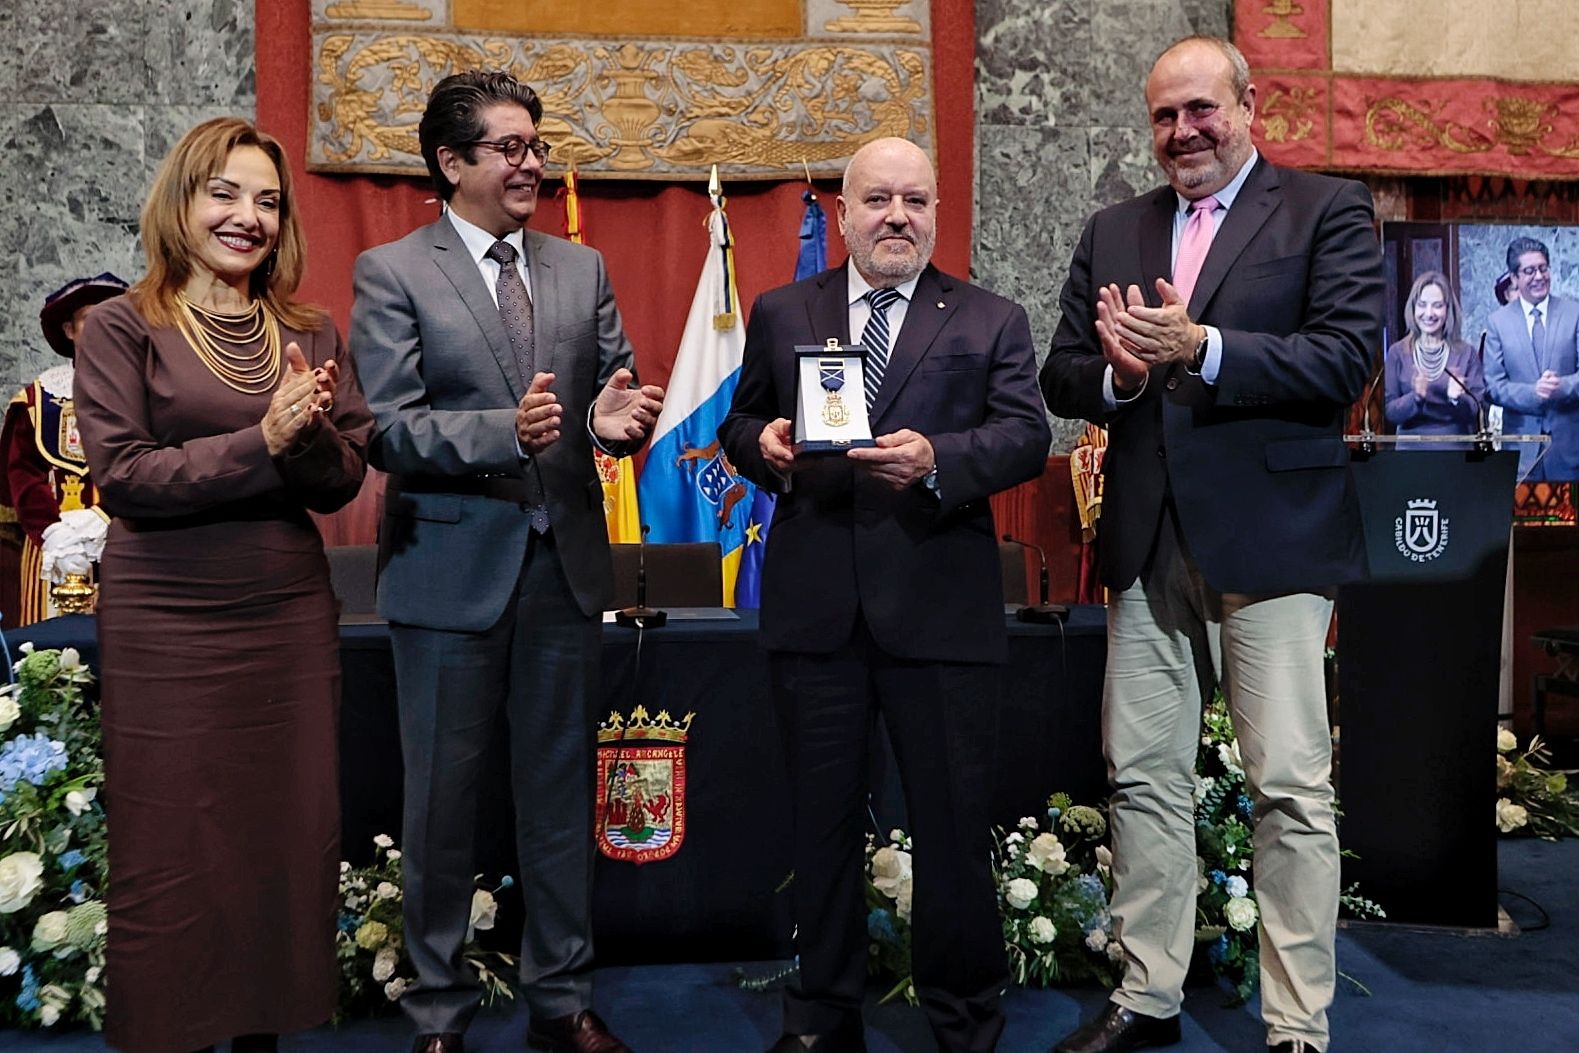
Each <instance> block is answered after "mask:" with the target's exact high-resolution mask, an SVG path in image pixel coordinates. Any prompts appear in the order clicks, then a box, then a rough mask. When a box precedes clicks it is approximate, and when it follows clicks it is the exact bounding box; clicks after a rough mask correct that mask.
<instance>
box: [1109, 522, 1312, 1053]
mask: <svg viewBox="0 0 1579 1053" xmlns="http://www.w3.org/2000/svg"><path fill="white" fill-rule="evenodd" d="M1331 618H1332V599H1331V597H1330V596H1327V595H1320V594H1316V593H1294V594H1290V595H1281V596H1260V595H1243V594H1234V593H1227V594H1219V593H1217V592H1214V591H1213V590H1212V589H1211V588H1210V587H1208V586H1207V585H1206V583H1205V581H1204V580H1202V578H1201V576H1200V573H1199V572H1198V571H1197V570H1196V568H1195V564H1194V561H1193V560H1191V559H1190V556H1189V553H1188V552H1187V551H1186V549H1185V547H1184V545H1183V542H1182V540H1181V539H1180V538H1179V537H1178V534H1177V530H1176V527H1175V525H1174V522H1173V517H1172V515H1171V514H1169V515H1166V516H1165V517H1164V521H1163V524H1162V529H1161V531H1160V533H1159V537H1158V542H1157V551H1156V554H1155V556H1154V559H1153V563H1152V566H1151V568H1150V570H1149V572H1148V573H1147V574H1146V575H1144V576H1143V579H1142V580H1141V581H1138V582H1136V583H1135V584H1134V585H1133V586H1131V587H1130V588H1128V589H1126V590H1124V591H1123V592H1121V593H1117V594H1116V595H1115V596H1114V598H1113V599H1112V600H1111V602H1110V604H1109V607H1108V659H1107V678H1106V683H1105V687H1104V691H1103V707H1102V724H1103V738H1104V742H1105V746H1106V754H1107V762H1108V775H1109V778H1110V780H1111V781H1112V784H1113V787H1114V793H1113V798H1112V803H1111V808H1112V827H1113V879H1114V890H1113V903H1112V914H1113V923H1114V932H1115V934H1116V936H1117V938H1118V939H1119V941H1120V943H1121V945H1122V947H1123V949H1124V955H1125V973H1124V979H1123V982H1122V983H1121V984H1120V986H1119V988H1118V990H1117V991H1115V992H1114V993H1113V1001H1114V1002H1116V1003H1117V1004H1119V1005H1120V1006H1123V1007H1125V1008H1127V1009H1130V1010H1132V1011H1134V1012H1137V1013H1144V1014H1146V1015H1148V1016H1155V1017H1166V1016H1172V1015H1174V1014H1176V1013H1178V1012H1179V1007H1180V1004H1181V1002H1182V1000H1183V987H1184V975H1185V972H1186V970H1187V969H1188V967H1189V963H1190V953H1191V950H1192V948H1193V946H1194V942H1195V940H1194V933H1195V924H1196V915H1195V894H1196V882H1197V880H1198V874H1199V871H1198V868H1197V864H1196V854H1195V823H1194V804H1193V795H1192V792H1193V789H1194V778H1193V772H1194V770H1195V756H1196V749H1197V747H1198V745H1199V743H1200V733H1201V705H1202V699H1203V698H1206V697H1209V693H1210V691H1211V686H1212V683H1213V680H1214V677H1215V678H1216V679H1217V680H1218V681H1219V682H1220V683H1221V684H1222V686H1223V693H1224V695H1225V696H1226V698H1227V699H1228V706H1229V710H1230V712H1231V714H1232V717H1233V723H1234V729H1235V732H1236V734H1237V735H1238V738H1239V749H1240V754H1241V756H1242V758H1243V761H1244V768H1245V775H1246V782H1247V784H1248V789H1249V793H1250V797H1251V800H1252V802H1253V804H1254V808H1255V863H1254V886H1255V894H1256V900H1257V905H1258V906H1259V907H1260V913H1261V920H1260V924H1259V932H1258V936H1259V940H1260V955H1261V1004H1262V1008H1261V1013H1262V1018H1263V1019H1264V1020H1265V1021H1266V1024H1267V1031H1268V1042H1269V1044H1275V1043H1278V1042H1285V1041H1288V1040H1290V1039H1298V1040H1301V1041H1304V1042H1306V1043H1309V1044H1310V1045H1313V1046H1315V1047H1316V1048H1317V1049H1318V1050H1324V1049H1326V1047H1327V1016H1326V1010H1327V1006H1328V1005H1329V1004H1331V1002H1332V995H1333V987H1334V982H1335V977H1336V964H1335V961H1334V954H1333V938H1334V930H1335V928H1336V923H1337V911H1338V878H1339V863H1338V834H1337V824H1336V820H1335V818H1334V813H1333V794H1332V744H1331V736H1330V730H1329V728H1328V722H1327V701H1326V692H1325V689H1324V681H1323V676H1322V655H1323V651H1324V649H1325V646H1326V639H1327V628H1328V625H1329V623H1330V621H1331Z"/></svg>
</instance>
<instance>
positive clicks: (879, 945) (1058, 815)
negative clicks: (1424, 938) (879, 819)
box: [867, 695, 1385, 1002]
mask: <svg viewBox="0 0 1579 1053" xmlns="http://www.w3.org/2000/svg"><path fill="white" fill-rule="evenodd" d="M1194 796H1195V844H1196V853H1197V856H1196V867H1197V871H1198V877H1197V883H1196V922H1195V939H1196V942H1197V944H1198V945H1199V946H1200V948H1201V949H1202V950H1203V951H1204V953H1205V960H1206V962H1207V963H1208V964H1209V965H1210V967H1211V968H1212V970H1213V972H1215V973H1216V975H1217V976H1218V977H1219V978H1220V979H1222V980H1224V981H1226V982H1227V983H1228V985H1229V986H1230V987H1231V988H1232V989H1233V991H1234V996H1235V999H1236V1000H1237V1001H1241V1002H1242V1001H1245V1000H1248V999H1249V998H1250V997H1251V996H1252V995H1253V994H1254V993H1255V990H1256V985H1257V983H1258V982H1259V979H1260V973H1259V966H1260V961H1259V949H1258V937H1257V933H1256V923H1257V922H1258V921H1259V920H1260V908H1259V907H1258V906H1257V905H1256V898H1255V888H1254V856H1255V845H1254V842H1253V840H1252V837H1251V835H1252V827H1251V815H1252V805H1251V801H1250V797H1249V795H1248V793H1247V791H1246V788H1245V772H1244V765H1243V763H1242V761H1241V759H1240V755H1239V744H1238V741H1237V740H1236V739H1235V737H1234V730H1233V722H1232V721H1231V720H1230V719H1229V716H1228V707H1227V705H1226V703H1224V701H1223V699H1222V696H1221V695H1218V696H1217V697H1215V698H1214V699H1213V700H1212V702H1211V704H1210V705H1208V706H1207V707H1206V709H1205V712H1204V713H1203V714H1202V721H1201V744H1200V749H1199V751H1198V753H1197V755H1196V775H1195V795H1194ZM1046 824H1047V825H1046V828H1045V829H1043V827H1042V823H1041V822H1039V821H1038V820H1037V819H1036V818H1033V817H1026V818H1024V819H1021V820H1020V821H1019V823H1018V824H1016V826H1015V828H1014V829H1013V830H1010V831H1007V832H1006V831H1003V830H999V831H997V832H996V838H995V841H996V844H995V848H994V852H993V867H994V870H995V872H996V875H997V881H998V911H999V915H1000V916H1001V917H1002V919H1003V939H1004V944H1005V949H1006V951H1007V953H1008V956H1009V968H1010V974H1011V975H1012V976H1013V978H1014V979H1015V981H1016V982H1018V983H1020V984H1025V985H1032V986H1047V985H1051V984H1067V983H1078V982H1081V981H1087V980H1089V981H1094V982H1097V983H1100V984H1104V985H1107V986H1116V985H1117V983H1118V980H1119V977H1120V974H1121V972H1122V963H1123V951H1122V950H1121V948H1120V946H1119V943H1118V941H1117V940H1115V939H1114V938H1113V922H1112V917H1111V916H1110V914H1109V913H1108V902H1109V897H1110V896H1111V895H1112V891H1113V875H1112V864H1113V856H1112V852H1111V849H1110V848H1109V846H1108V844H1107V835H1108V823H1107V816H1106V814H1105V812H1104V810H1103V808H1100V807H1093V806H1090V805H1081V804H1075V803H1073V802H1072V801H1071V799H1070V798H1069V795H1068V794H1063V793H1057V794H1054V795H1053V796H1052V797H1050V798H1048V801H1047V819H1046ZM889 841H890V844H889V845H888V846H885V847H884V848H874V846H873V845H872V844H871V843H870V841H869V843H868V846H867V876H868V901H869V903H871V905H872V907H873V910H872V913H871V914H870V915H869V916H868V918H867V928H868V931H869V932H870V934H871V936H872V942H871V944H870V946H869V950H870V954H869V956H868V966H869V969H870V971H871V972H873V973H876V974H881V975H883V976H887V977H897V978H899V979H898V982H897V983H896V984H895V985H894V988H893V991H894V992H897V991H900V990H904V989H907V987H908V985H909V983H910V980H909V970H910V955H909V947H910V944H909V926H908V918H909V911H908V883H909V855H908V853H909V850H910V841H909V839H908V838H906V837H905V835H904V834H903V833H902V832H901V831H898V830H895V831H894V832H893V833H892V834H890V835H889ZM885 853H888V854H885ZM901 854H902V855H903V864H902V870H903V874H904V882H903V885H899V884H898V883H896V881H895V876H896V874H897V873H898V868H899V867H900V866H901V864H900V863H899V862H898V861H897V860H898V856H900V855H901ZM900 887H903V888H905V889H906V899H905V903H906V908H905V910H904V911H903V913H901V911H900V909H899V906H900V901H899V898H898V894H897V889H898V888H900ZM886 889H894V890H895V891H894V892H893V893H892V894H890V893H889V892H887V891H885V890H886ZM1339 905H1340V908H1341V909H1342V910H1343V911H1345V912H1346V913H1348V914H1349V915H1350V916H1353V917H1383V916H1385V915H1384V912H1383V910H1382V908H1381V907H1380V906H1378V905H1377V904H1375V903H1373V902H1371V901H1370V900H1367V899H1365V898H1364V897H1362V896H1360V895H1359V894H1358V893H1357V891H1356V890H1355V887H1354V886H1352V885H1351V886H1350V887H1349V888H1347V889H1345V890H1344V891H1343V893H1342V895H1340V897H1339ZM892 993H893V992H891V993H890V996H892Z"/></svg>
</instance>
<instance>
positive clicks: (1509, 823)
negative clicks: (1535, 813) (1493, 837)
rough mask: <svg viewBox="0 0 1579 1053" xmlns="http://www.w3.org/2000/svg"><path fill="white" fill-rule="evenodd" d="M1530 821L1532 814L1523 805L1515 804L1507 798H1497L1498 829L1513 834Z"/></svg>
mask: <svg viewBox="0 0 1579 1053" xmlns="http://www.w3.org/2000/svg"><path fill="white" fill-rule="evenodd" d="M1529 821H1530V813H1529V811H1528V810H1527V809H1526V808H1525V807H1524V806H1523V805H1522V804H1514V803H1513V802H1512V801H1510V800H1508V799H1507V798H1506V797H1498V798H1497V829H1498V830H1501V831H1502V832H1503V833H1505V834H1511V833H1513V831H1515V830H1517V829H1518V828H1519V827H1521V826H1524V825H1525V824H1526V823H1528V822H1529Z"/></svg>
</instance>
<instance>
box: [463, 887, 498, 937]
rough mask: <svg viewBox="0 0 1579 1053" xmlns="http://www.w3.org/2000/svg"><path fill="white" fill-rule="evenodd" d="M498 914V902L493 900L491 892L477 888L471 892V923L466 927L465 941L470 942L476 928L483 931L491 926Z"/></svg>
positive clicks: (475, 932)
mask: <svg viewBox="0 0 1579 1053" xmlns="http://www.w3.org/2000/svg"><path fill="white" fill-rule="evenodd" d="M498 916H499V904H497V903H495V902H494V898H493V893H492V892H489V891H488V890H487V889H482V888H480V889H477V890H476V891H474V892H473V893H472V916H471V923H470V924H469V925H467V927H466V942H467V943H470V942H471V941H472V939H473V938H474V937H475V936H476V935H477V930H478V929H483V930H484V931H486V930H488V929H491V928H493V923H494V920H495V919H496V918H497V917H498Z"/></svg>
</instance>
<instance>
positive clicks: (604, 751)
mask: <svg viewBox="0 0 1579 1053" xmlns="http://www.w3.org/2000/svg"><path fill="white" fill-rule="evenodd" d="M694 719H696V714H695V713H687V714H686V715H685V717H684V719H682V720H679V721H676V720H675V719H674V718H673V717H671V716H670V715H669V711H668V710H666V709H661V710H659V711H658V715H657V716H656V717H652V718H649V717H648V716H647V710H646V709H645V708H644V707H642V706H637V707H636V708H635V709H634V710H632V711H631V715H630V719H629V720H626V719H625V717H623V716H622V715H621V714H620V713H619V712H618V711H614V712H610V713H609V715H608V719H607V720H605V721H604V722H603V723H602V724H601V725H599V727H598V803H597V830H598V849H599V851H601V852H602V853H603V854H604V855H606V856H608V857H609V858H610V859H620V860H624V861H626V862H629V863H638V864H640V863H656V862H657V861H658V860H660V859H668V858H669V857H670V856H672V855H674V854H675V853H676V852H678V851H679V850H680V845H681V844H682V843H683V842H684V841H685V743H686V739H687V738H688V737H689V735H690V730H691V721H692V720H694Z"/></svg>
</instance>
